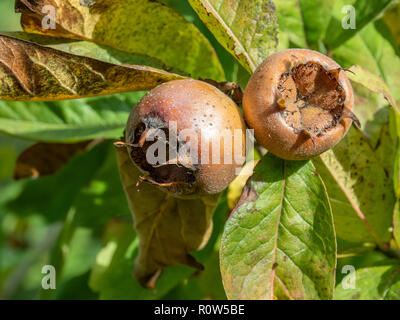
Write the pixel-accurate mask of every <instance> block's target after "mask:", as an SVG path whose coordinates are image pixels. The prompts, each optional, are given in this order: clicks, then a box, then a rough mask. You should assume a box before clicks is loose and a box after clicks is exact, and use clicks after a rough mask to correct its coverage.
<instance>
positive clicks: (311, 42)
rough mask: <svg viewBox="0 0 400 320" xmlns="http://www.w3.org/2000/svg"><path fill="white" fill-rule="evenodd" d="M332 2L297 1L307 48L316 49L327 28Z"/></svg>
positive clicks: (324, 0)
mask: <svg viewBox="0 0 400 320" xmlns="http://www.w3.org/2000/svg"><path fill="white" fill-rule="evenodd" d="M333 5H334V1H326V0H311V1H310V0H299V1H297V7H298V8H299V10H300V12H301V19H302V22H303V25H304V32H305V37H306V43H307V46H308V47H309V48H311V49H318V46H319V44H320V42H321V41H322V39H323V38H324V36H325V31H326V29H327V28H328V24H329V19H328V17H329V16H330V15H331V13H332V9H333ZM292 6H293V4H292Z"/></svg>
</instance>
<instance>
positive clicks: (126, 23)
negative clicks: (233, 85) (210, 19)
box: [16, 0, 224, 80]
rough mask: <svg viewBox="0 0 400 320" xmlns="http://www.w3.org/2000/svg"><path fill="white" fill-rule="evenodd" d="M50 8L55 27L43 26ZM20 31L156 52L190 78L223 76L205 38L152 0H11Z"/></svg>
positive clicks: (149, 54) (145, 52)
mask: <svg viewBox="0 0 400 320" xmlns="http://www.w3.org/2000/svg"><path fill="white" fill-rule="evenodd" d="M46 5H51V6H53V7H54V8H55V18H56V19H55V20H56V21H55V22H56V28H55V29H51V28H47V29H44V28H43V27H42V20H43V18H44V17H45V16H46V14H47V13H43V12H42V8H43V7H44V6H46ZM16 10H17V12H22V19H21V22H22V26H23V28H24V30H25V31H27V32H31V33H42V34H45V35H51V36H56V37H64V38H72V39H78V40H89V41H93V42H96V43H98V44H103V45H107V46H110V47H113V48H116V49H119V50H122V51H126V52H130V53H137V54H142V55H146V56H150V57H153V58H157V59H159V60H161V61H162V62H163V63H165V64H166V65H167V66H170V67H174V68H176V69H178V70H182V71H184V72H187V73H188V74H190V75H191V76H192V77H196V78H211V79H215V80H224V72H223V70H222V67H221V65H220V63H219V61H218V58H217V56H216V54H215V51H214V49H213V48H212V46H211V45H210V43H209V42H208V40H207V39H206V38H205V37H204V36H203V35H202V34H201V33H200V31H199V30H198V29H197V28H196V27H195V26H194V25H193V24H191V23H189V22H188V21H186V20H185V19H184V18H183V17H182V16H181V15H180V14H178V13H177V12H176V11H175V10H173V9H171V8H168V7H167V6H166V5H164V4H162V3H160V2H158V1H152V0H130V1H126V0H103V1H96V2H95V3H94V4H93V5H92V6H91V7H87V6H82V5H81V4H80V1H79V0H68V1H65V0H55V1H54V0H39V1H36V0H35V1H34V0H17V1H16Z"/></svg>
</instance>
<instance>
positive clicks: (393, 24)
mask: <svg viewBox="0 0 400 320" xmlns="http://www.w3.org/2000/svg"><path fill="white" fill-rule="evenodd" d="M399 16H400V4H399V5H397V6H396V7H394V8H393V9H391V10H389V11H387V12H386V14H385V16H384V18H383V20H384V21H385V23H386V25H387V26H388V27H389V29H390V31H391V32H392V34H393V37H394V38H395V39H396V41H397V44H399V45H400V25H399V21H398V20H399Z"/></svg>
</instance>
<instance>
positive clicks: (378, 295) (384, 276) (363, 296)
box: [335, 263, 400, 300]
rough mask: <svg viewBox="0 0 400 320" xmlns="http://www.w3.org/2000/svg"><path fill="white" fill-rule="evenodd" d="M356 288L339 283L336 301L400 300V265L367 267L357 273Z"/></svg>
mask: <svg viewBox="0 0 400 320" xmlns="http://www.w3.org/2000/svg"><path fill="white" fill-rule="evenodd" d="M355 277H356V283H355V288H354V289H353V288H348V287H347V286H343V285H342V283H343V282H342V283H339V284H338V285H337V287H336V290H335V299H336V300H399V299H400V265H399V263H392V264H389V265H384V266H374V267H365V268H361V269H357V270H356V272H355Z"/></svg>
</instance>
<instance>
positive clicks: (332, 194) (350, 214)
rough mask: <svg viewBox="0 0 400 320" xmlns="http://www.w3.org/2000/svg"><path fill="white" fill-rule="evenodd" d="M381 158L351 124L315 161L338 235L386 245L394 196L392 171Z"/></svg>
mask: <svg viewBox="0 0 400 320" xmlns="http://www.w3.org/2000/svg"><path fill="white" fill-rule="evenodd" d="M379 160H380V159H377V156H376V154H375V153H374V150H373V149H372V148H371V146H370V145H369V144H368V141H367V139H366V138H365V137H364V136H363V134H362V133H361V132H360V131H359V130H358V129H356V128H354V127H352V128H351V129H350V131H349V133H348V134H347V135H346V137H345V138H344V139H343V140H342V141H341V142H340V143H339V144H338V145H337V146H336V147H334V148H333V149H331V150H329V151H327V152H325V153H323V154H322V155H321V156H320V157H318V158H315V160H314V164H315V165H316V167H317V170H318V173H319V174H320V175H321V176H322V178H323V180H324V182H325V184H326V187H327V190H328V194H329V199H330V201H331V204H332V210H333V216H334V220H335V229H336V234H337V236H338V237H339V238H341V239H343V240H345V241H348V242H352V243H359V244H360V245H361V244H362V243H364V242H373V243H375V244H378V245H379V246H380V247H381V248H386V243H387V242H389V240H390V230H389V228H390V227H391V224H392V212H393V208H394V203H395V197H394V192H393V184H392V180H391V179H390V174H389V172H385V168H384V165H383V164H382V163H381V162H380V161H379Z"/></svg>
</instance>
